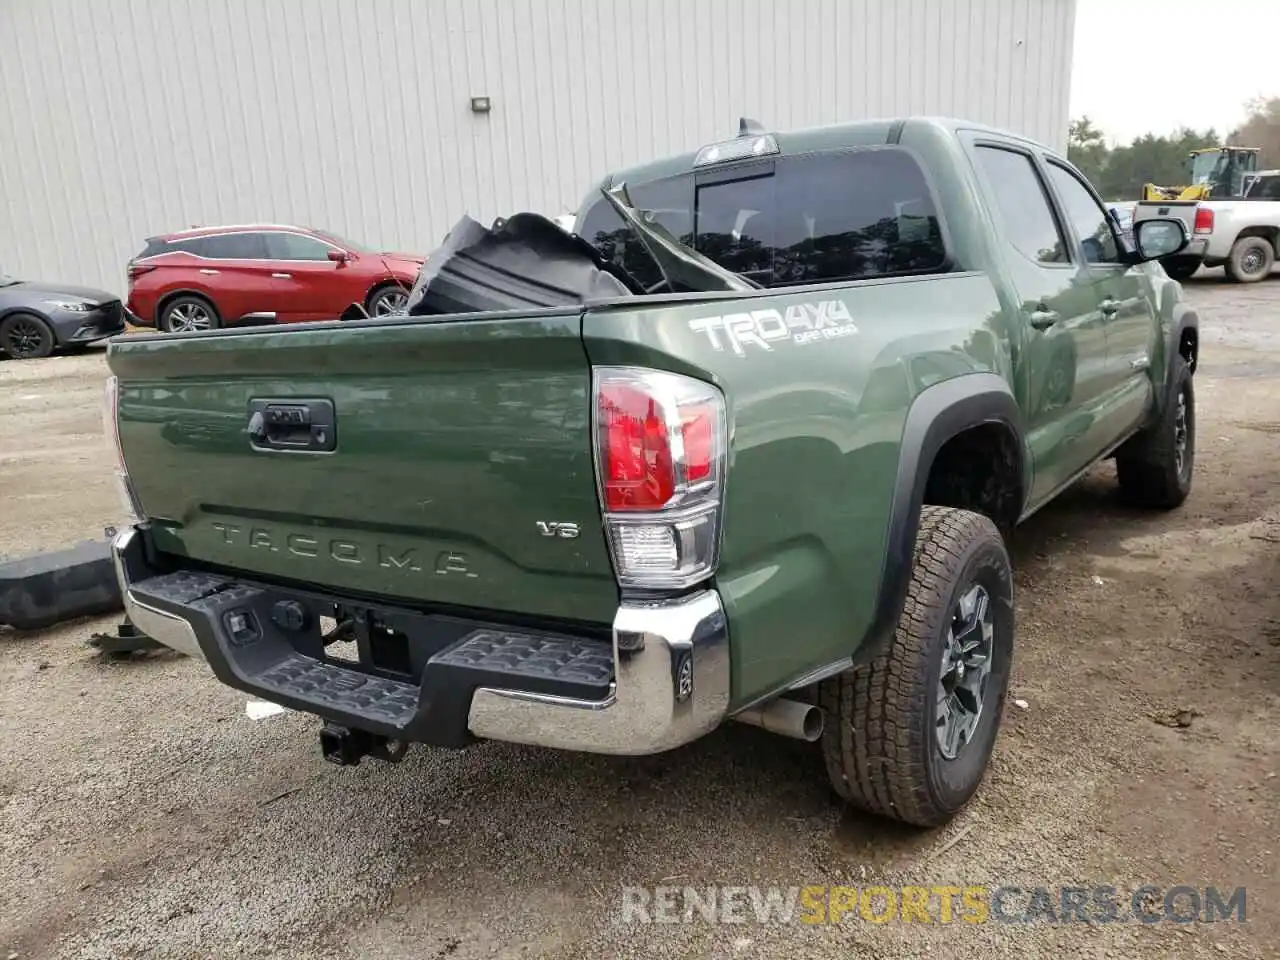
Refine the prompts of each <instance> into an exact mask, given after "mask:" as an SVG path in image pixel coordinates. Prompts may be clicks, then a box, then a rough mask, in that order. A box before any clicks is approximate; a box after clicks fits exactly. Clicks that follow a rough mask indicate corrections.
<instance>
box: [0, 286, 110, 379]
mask: <svg viewBox="0 0 1280 960" xmlns="http://www.w3.org/2000/svg"><path fill="white" fill-rule="evenodd" d="M124 321H125V311H124V306H123V305H122V304H121V303H120V298H119V297H117V296H116V295H115V294H113V293H107V292H106V291H105V290H92V289H90V288H88V287H73V286H69V285H67V284H64V283H38V282H35V281H29V280H19V279H17V278H16V277H11V276H9V275H8V274H6V273H0V352H3V353H7V354H8V355H9V356H11V357H13V359H15V360H33V359H35V358H37V357H47V356H49V354H51V353H53V351H55V350H58V349H60V348H62V347H70V346H74V345H75V344H81V343H92V342H93V341H94V340H101V339H103V338H104V337H110V336H112V335H114V334H117V333H121V332H122V331H123V330H124Z"/></svg>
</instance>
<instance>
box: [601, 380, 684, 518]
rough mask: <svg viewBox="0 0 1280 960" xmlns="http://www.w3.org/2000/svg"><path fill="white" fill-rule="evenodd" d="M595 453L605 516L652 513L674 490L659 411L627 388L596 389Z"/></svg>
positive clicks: (614, 385) (650, 400) (612, 385)
mask: <svg viewBox="0 0 1280 960" xmlns="http://www.w3.org/2000/svg"><path fill="white" fill-rule="evenodd" d="M599 403H600V430H601V444H600V450H601V454H602V457H603V460H604V463H603V464H602V466H603V468H604V469H603V471H602V472H603V474H604V506H605V509H606V510H657V509H658V508H660V507H662V506H664V505H665V504H666V503H667V501H668V500H670V499H671V497H672V495H673V494H674V493H675V489H676V478H675V469H674V467H673V466H672V463H671V444H670V440H669V432H668V430H667V424H666V421H665V420H664V418H663V415H662V410H661V408H660V407H659V406H658V404H657V402H656V401H655V400H654V398H653V397H650V396H649V395H648V394H646V393H645V392H644V391H643V390H641V389H639V388H637V387H636V386H634V385H632V384H630V383H604V384H601V387H600V399H599Z"/></svg>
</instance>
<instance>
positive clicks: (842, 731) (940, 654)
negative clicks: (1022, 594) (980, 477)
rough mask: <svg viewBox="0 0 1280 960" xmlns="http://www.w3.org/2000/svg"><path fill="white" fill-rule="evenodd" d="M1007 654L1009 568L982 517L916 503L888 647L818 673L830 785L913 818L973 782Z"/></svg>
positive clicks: (865, 804)
mask: <svg viewBox="0 0 1280 960" xmlns="http://www.w3.org/2000/svg"><path fill="white" fill-rule="evenodd" d="M1012 659H1013V574H1012V570H1011V567H1010V564H1009V557H1008V554H1007V553H1006V552H1005V547H1004V541H1003V540H1002V539H1001V537H1000V533H999V531H998V530H997V529H996V527H995V524H993V523H992V522H991V521H990V520H989V519H988V518H987V517H984V516H982V515H981V514H977V513H972V512H970V511H968V510H957V509H954V508H951V507H924V508H923V510H922V512H921V515H920V531H919V534H918V535H917V537H916V548H915V565H914V567H913V569H912V573H911V584H910V586H909V587H908V592H907V601H906V604H905V605H904V607H903V610H902V616H901V618H900V619H899V621H898V627H897V630H896V631H895V632H894V635H893V639H892V642H891V643H890V644H889V646H888V648H887V649H886V650H885V651H884V652H883V653H881V654H880V656H878V657H876V658H875V659H874V660H872V661H871V662H870V663H868V664H866V665H864V666H859V667H855V668H853V669H851V670H848V671H846V672H845V673H842V674H840V675H838V676H835V677H832V678H831V679H829V680H825V681H823V683H822V686H821V689H820V692H819V697H820V701H821V704H822V707H823V709H824V710H825V711H826V713H827V718H828V724H827V727H826V729H825V731H824V733H823V741H822V746H823V756H824V758H825V760H826V766H827V773H828V775H829V776H830V778H831V783H832V785H833V786H834V787H835V789H836V792H837V793H839V794H840V795H841V796H843V797H844V798H845V799H846V800H848V801H850V802H851V803H853V804H854V805H855V806H858V807H860V808H862V809H864V810H867V811H869V812H871V813H876V814H879V815H881V816H885V817H892V818H894V819H896V820H902V821H904V822H906V823H910V824H914V825H917V826H922V827H932V826H937V825H939V824H942V823H945V822H947V821H948V820H950V819H951V818H952V817H954V816H955V815H956V813H958V812H959V811H960V809H961V808H962V807H963V806H964V805H965V804H966V803H967V802H968V801H969V798H970V797H972V796H973V794H974V793H975V792H976V791H977V789H978V786H979V784H980V783H981V782H982V778H983V775H984V774H985V772H986V769H987V763H988V761H989V759H990V757H991V751H992V748H993V747H994V746H995V739H996V733H997V731H998V729H999V726H1000V719H1001V716H1002V714H1003V711H1004V698H1005V693H1006V691H1007V690H1008V686H1009V673H1010V668H1011V666H1012Z"/></svg>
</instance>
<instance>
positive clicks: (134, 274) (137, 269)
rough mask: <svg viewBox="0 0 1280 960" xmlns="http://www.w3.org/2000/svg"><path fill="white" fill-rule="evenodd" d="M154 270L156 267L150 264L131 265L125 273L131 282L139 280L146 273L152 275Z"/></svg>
mask: <svg viewBox="0 0 1280 960" xmlns="http://www.w3.org/2000/svg"><path fill="white" fill-rule="evenodd" d="M154 269H155V267H153V266H151V265H150V264H143V263H131V264H129V266H128V268H127V270H126V271H125V272H126V273H128V274H129V279H130V280H137V279H138V278H139V277H140V276H142V275H143V274H144V273H150V272H151V271H152V270H154Z"/></svg>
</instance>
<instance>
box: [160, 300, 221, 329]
mask: <svg viewBox="0 0 1280 960" xmlns="http://www.w3.org/2000/svg"><path fill="white" fill-rule="evenodd" d="M221 325H222V320H221V318H220V317H219V316H218V311H217V310H215V309H214V306H213V304H211V303H210V302H209V301H208V300H206V299H205V298H204V297H197V296H192V295H183V296H181V297H174V298H173V299H172V300H170V301H169V302H168V303H166V304H165V305H164V309H162V310H161V311H160V329H161V330H165V331H167V332H169V333H191V332H192V331H195V330H216V329H217V328H218V327H220V326H221Z"/></svg>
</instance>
